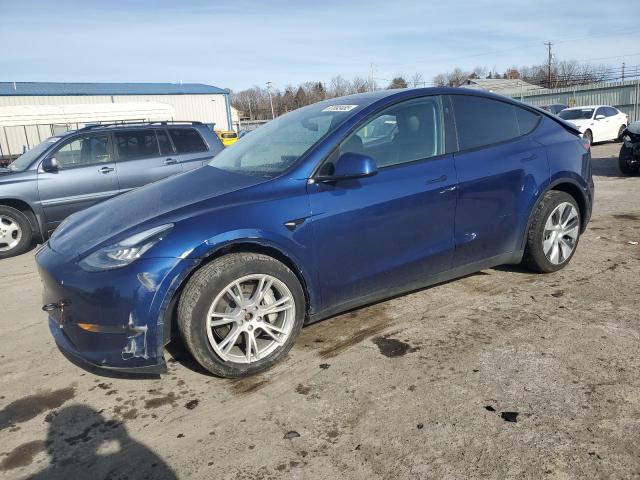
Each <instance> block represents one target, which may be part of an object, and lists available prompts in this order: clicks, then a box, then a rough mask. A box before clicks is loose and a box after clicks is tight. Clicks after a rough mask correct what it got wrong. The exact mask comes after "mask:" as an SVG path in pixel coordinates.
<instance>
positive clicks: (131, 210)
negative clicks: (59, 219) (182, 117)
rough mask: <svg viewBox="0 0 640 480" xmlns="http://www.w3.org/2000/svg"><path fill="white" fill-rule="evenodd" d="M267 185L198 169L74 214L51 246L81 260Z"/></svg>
mask: <svg viewBox="0 0 640 480" xmlns="http://www.w3.org/2000/svg"><path fill="white" fill-rule="evenodd" d="M267 180H268V179H267V178H264V177H258V176H251V175H241V174H237V173H232V172H227V171H224V170H219V169H217V168H214V167H210V166H205V167H202V168H198V169H196V170H192V171H190V172H188V173H184V174H181V175H176V176H174V177H170V178H168V179H165V180H161V181H159V182H156V183H152V184H149V185H147V186H145V187H142V188H139V189H137V190H133V191H130V192H128V193H125V194H124V195H120V196H118V197H115V198H113V199H111V200H107V201H106V202H102V203H99V204H98V205H94V206H93V207H90V208H88V209H86V210H83V211H81V212H78V213H75V214H74V215H72V216H71V217H69V219H68V220H66V221H65V222H63V224H62V225H61V226H60V228H58V230H56V232H55V233H54V234H53V236H52V237H51V240H50V241H49V245H50V247H51V248H52V249H53V250H55V251H57V252H58V253H61V254H63V255H65V256H69V257H76V256H81V255H83V254H84V253H86V252H88V251H89V250H91V249H93V248H94V247H96V246H98V245H102V244H110V243H115V242H117V241H119V240H122V239H123V238H126V237H128V236H130V235H133V234H135V233H138V232H139V231H142V230H146V229H148V228H153V227H155V226H158V225H161V224H164V223H170V222H176V221H179V220H181V219H183V218H185V217H188V216H189V210H188V209H185V207H188V206H190V205H195V204H197V203H200V202H203V201H207V200H212V199H214V198H215V197H220V196H222V195H225V194H227V193H231V192H234V191H236V190H240V189H242V188H246V187H250V186H253V185H257V184H259V183H263V182H265V181H267ZM154 219H157V221H156V222H154V221H153V220H154ZM138 226H139V228H136V227H138ZM110 240H112V242H111V241H110Z"/></svg>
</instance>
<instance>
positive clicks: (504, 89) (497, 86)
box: [461, 78, 548, 97]
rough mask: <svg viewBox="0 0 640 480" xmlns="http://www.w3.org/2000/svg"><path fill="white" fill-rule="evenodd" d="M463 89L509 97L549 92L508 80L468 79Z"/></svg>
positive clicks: (536, 86)
mask: <svg viewBox="0 0 640 480" xmlns="http://www.w3.org/2000/svg"><path fill="white" fill-rule="evenodd" d="M461 87H464V88H473V89H478V90H487V91H489V92H493V93H497V94H499V95H505V96H507V97H511V96H516V95H520V94H523V93H527V92H537V93H544V92H547V91H548V90H547V89H546V88H544V87H540V86H538V85H533V84H532V83H528V82H525V81H524V80H519V79H507V78H467V79H466V80H465V81H464V82H463V84H462V85H461Z"/></svg>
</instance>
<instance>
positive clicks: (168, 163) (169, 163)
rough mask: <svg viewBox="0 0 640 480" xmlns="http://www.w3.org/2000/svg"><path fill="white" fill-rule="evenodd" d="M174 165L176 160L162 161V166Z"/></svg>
mask: <svg viewBox="0 0 640 480" xmlns="http://www.w3.org/2000/svg"><path fill="white" fill-rule="evenodd" d="M176 163H178V161H177V160H174V159H173V158H167V159H166V160H165V161H164V164H165V165H175V164H176Z"/></svg>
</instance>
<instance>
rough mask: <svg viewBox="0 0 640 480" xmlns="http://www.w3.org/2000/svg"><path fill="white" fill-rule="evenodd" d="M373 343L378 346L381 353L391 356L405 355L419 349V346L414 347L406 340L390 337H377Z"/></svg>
mask: <svg viewBox="0 0 640 480" xmlns="http://www.w3.org/2000/svg"><path fill="white" fill-rule="evenodd" d="M373 343H375V344H376V345H377V346H378V349H379V350H380V353H381V354H383V355H384V356H385V357H389V358H396V357H404V356H405V355H406V354H407V352H415V351H417V350H418V347H412V346H411V345H409V344H408V343H406V342H402V341H400V340H397V339H395V338H390V337H376V338H374V339H373Z"/></svg>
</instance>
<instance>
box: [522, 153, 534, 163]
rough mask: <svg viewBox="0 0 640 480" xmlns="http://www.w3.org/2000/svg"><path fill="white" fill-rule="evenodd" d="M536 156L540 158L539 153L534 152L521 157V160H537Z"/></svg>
mask: <svg viewBox="0 0 640 480" xmlns="http://www.w3.org/2000/svg"><path fill="white" fill-rule="evenodd" d="M536 158H538V155H536V154H535V153H532V154H531V155H529V156H528V157H524V158H521V159H520V161H521V162H530V161H532V160H535V159H536Z"/></svg>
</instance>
